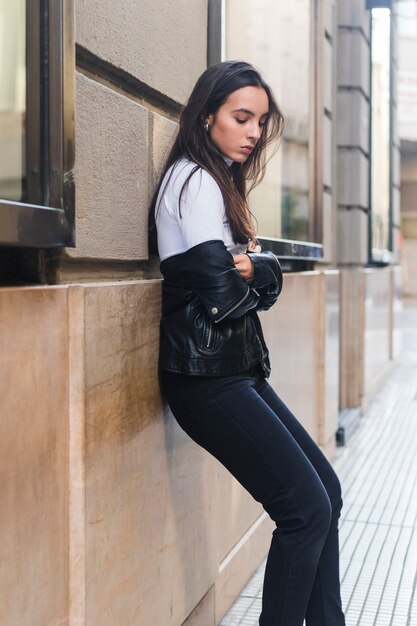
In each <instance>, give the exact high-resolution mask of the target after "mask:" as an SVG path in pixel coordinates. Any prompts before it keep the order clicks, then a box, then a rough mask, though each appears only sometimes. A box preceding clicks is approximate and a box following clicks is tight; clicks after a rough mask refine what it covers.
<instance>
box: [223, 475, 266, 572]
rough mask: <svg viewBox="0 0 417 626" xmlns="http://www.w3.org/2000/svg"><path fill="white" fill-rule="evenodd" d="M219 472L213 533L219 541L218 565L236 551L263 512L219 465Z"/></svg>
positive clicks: (257, 503)
mask: <svg viewBox="0 0 417 626" xmlns="http://www.w3.org/2000/svg"><path fill="white" fill-rule="evenodd" d="M215 472H216V505H215V507H214V524H215V525H214V528H213V531H214V533H215V536H216V538H217V539H216V551H217V552H216V554H217V562H218V563H220V562H221V561H222V560H223V559H224V557H225V555H226V554H228V553H229V552H230V551H231V550H232V548H233V546H234V545H235V544H236V541H237V539H239V538H240V537H242V536H243V535H244V534H245V533H246V531H247V529H248V528H249V527H250V526H251V525H252V524H253V523H254V522H255V521H256V519H257V518H258V517H259V516H260V515H261V513H262V512H263V508H262V506H261V505H260V504H259V502H257V501H256V500H254V499H253V497H252V496H251V495H250V494H249V493H248V492H247V491H246V490H245V489H243V487H242V486H241V485H240V483H238V481H237V480H236V479H235V478H234V477H233V476H232V475H231V474H230V473H229V472H228V471H227V470H226V469H225V468H224V467H223V466H222V465H220V464H219V463H216V464H215ZM225 520H227V523H226V524H225Z"/></svg>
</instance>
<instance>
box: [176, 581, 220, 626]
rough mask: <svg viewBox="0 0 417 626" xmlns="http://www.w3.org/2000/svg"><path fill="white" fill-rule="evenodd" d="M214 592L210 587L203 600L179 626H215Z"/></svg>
mask: <svg viewBox="0 0 417 626" xmlns="http://www.w3.org/2000/svg"><path fill="white" fill-rule="evenodd" d="M214 605H215V591H214V586H213V587H210V589H209V590H208V591H207V593H206V595H205V596H204V598H202V599H201V600H200V602H199V603H198V604H197V606H196V607H195V609H194V611H193V612H192V613H191V615H189V616H188V617H187V619H186V620H185V622H183V623H182V625H181V626H202V624H204V625H205V626H217V624H216V617H215V606H214Z"/></svg>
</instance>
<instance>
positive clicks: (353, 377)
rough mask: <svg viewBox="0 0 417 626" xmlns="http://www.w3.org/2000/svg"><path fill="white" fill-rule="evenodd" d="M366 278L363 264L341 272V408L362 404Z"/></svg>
mask: <svg viewBox="0 0 417 626" xmlns="http://www.w3.org/2000/svg"><path fill="white" fill-rule="evenodd" d="M364 299H365V282H364V275H363V270H362V269H361V268H349V269H347V268H346V269H342V270H341V273H340V408H341V409H350V408H354V407H359V406H361V403H362V398H363V394H364V358H365V357H364V351H365V346H364V332H365V330H364V324H365V316H364V306H365V300H364Z"/></svg>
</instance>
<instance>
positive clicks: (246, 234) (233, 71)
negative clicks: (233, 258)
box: [149, 61, 284, 251]
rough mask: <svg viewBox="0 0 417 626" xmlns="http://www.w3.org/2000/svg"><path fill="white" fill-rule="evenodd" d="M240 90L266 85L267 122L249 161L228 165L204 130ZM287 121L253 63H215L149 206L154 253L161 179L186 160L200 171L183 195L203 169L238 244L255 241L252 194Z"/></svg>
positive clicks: (185, 114) (196, 92) (186, 113)
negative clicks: (218, 195) (215, 186)
mask: <svg viewBox="0 0 417 626" xmlns="http://www.w3.org/2000/svg"><path fill="white" fill-rule="evenodd" d="M242 87H262V88H263V89H264V90H265V92H266V94H267V96H268V102H269V109H268V118H267V121H266V124H265V125H264V126H263V128H262V133H261V136H260V138H259V140H258V142H257V143H256V146H255V148H254V150H253V151H252V152H251V153H250V155H249V156H248V158H247V159H246V161H245V162H244V163H233V164H232V165H231V166H230V167H229V166H228V165H227V164H226V162H225V160H224V158H223V155H222V154H221V152H220V151H219V150H218V148H217V147H216V145H215V144H214V143H213V141H212V140H211V138H210V135H209V133H208V132H207V130H206V129H205V128H204V123H205V121H206V120H207V118H208V116H209V115H211V114H213V115H214V116H215V115H216V113H217V111H218V110H219V108H220V107H221V106H222V104H224V102H226V100H227V98H228V96H229V95H230V94H231V93H232V92H233V91H236V90H237V89H241V88H242ZM283 123H284V117H283V115H282V113H281V111H280V109H279V107H278V105H277V103H276V101H275V98H274V96H273V94H272V91H271V89H270V87H269V85H268V84H267V83H266V82H265V81H264V79H263V78H262V76H261V75H260V73H259V71H258V70H257V69H255V68H254V67H253V66H252V65H250V64H249V63H245V62H244V61H224V62H222V63H217V64H216V65H212V66H211V67H209V68H208V69H207V70H206V71H205V72H203V74H202V75H201V76H200V78H199V79H198V80H197V82H196V84H195V87H194V89H193V91H192V93H191V95H190V98H189V100H188V102H187V104H186V106H185V107H184V109H183V111H182V113H181V117H180V123H179V129H178V134H177V137H176V139H175V141H174V145H173V146H172V149H171V151H170V153H169V155H168V158H167V160H166V163H165V166H164V169H163V172H162V175H161V180H160V182H159V185H158V186H157V188H156V190H155V193H154V196H153V200H152V203H151V208H150V214H149V226H150V246H151V249H152V251H154V250H155V248H156V245H155V240H156V228H155V205H156V200H157V197H158V193H159V190H160V188H161V185H162V180H163V178H164V176H165V174H166V172H167V171H168V169H169V168H170V167H171V166H172V165H173V164H174V163H175V162H176V161H178V160H179V159H180V158H181V157H183V156H185V157H187V158H188V159H190V161H193V162H194V163H196V167H195V168H193V170H192V172H191V174H190V175H189V176H188V178H187V180H186V181H185V183H184V186H183V189H182V192H183V191H184V188H185V187H186V185H187V183H188V181H189V179H190V178H191V176H192V175H193V174H194V173H195V172H196V171H197V170H199V169H200V168H201V169H204V170H206V171H207V172H209V174H211V176H213V178H214V179H215V181H216V182H217V184H218V185H219V187H220V190H221V192H222V195H223V200H224V204H225V207H226V215H227V218H228V220H229V223H230V229H231V231H232V235H233V238H234V240H235V242H236V243H246V242H247V241H248V239H254V238H255V228H254V223H253V216H252V214H251V212H250V210H249V206H248V194H249V192H250V191H251V190H252V189H253V188H254V187H255V186H256V185H257V184H259V183H260V181H261V180H262V178H263V177H264V174H265V166H266V150H265V148H266V147H267V145H269V144H270V143H271V142H272V141H274V140H275V139H277V138H278V137H279V136H280V135H281V133H282V130H283ZM247 183H249V185H247ZM182 192H181V194H182ZM180 202H181V196H180Z"/></svg>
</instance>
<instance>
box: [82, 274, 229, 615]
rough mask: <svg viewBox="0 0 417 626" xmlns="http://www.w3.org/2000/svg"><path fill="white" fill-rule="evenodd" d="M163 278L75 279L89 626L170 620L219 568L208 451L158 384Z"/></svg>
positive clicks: (188, 608)
mask: <svg viewBox="0 0 417 626" xmlns="http://www.w3.org/2000/svg"><path fill="white" fill-rule="evenodd" d="M160 288H161V283H160V281H135V282H131V283H126V282H125V283H117V284H114V283H113V284H102V285H83V286H79V287H76V288H72V287H71V289H77V290H80V289H81V290H82V291H83V299H84V302H83V307H84V323H83V325H82V326H83V333H84V338H85V344H84V369H85V390H84V393H85V437H86V442H85V557H84V558H85V586H86V600H85V614H86V623H87V624H88V625H89V626H95V625H100V626H114V624H119V623H120V624H126V625H132V626H136V624H164V625H166V626H171V625H172V626H177V625H178V624H181V623H182V622H183V621H184V620H185V619H186V618H187V616H188V615H189V614H190V613H191V612H192V610H193V609H194V607H195V606H196V605H197V604H198V602H199V601H200V600H201V598H202V597H203V596H204V595H205V594H206V592H207V590H208V589H209V588H210V587H211V586H212V584H213V582H214V580H215V577H216V572H217V567H218V563H217V560H216V554H217V550H216V542H217V538H216V537H215V535H214V533H213V528H214V522H213V515H214V513H213V493H215V478H216V477H215V471H214V467H215V465H214V461H213V460H212V459H211V458H210V457H209V455H208V454H207V453H206V452H204V451H203V450H201V449H200V448H199V447H198V446H196V445H195V444H194V443H193V442H192V441H191V440H190V439H189V438H188V437H187V436H186V435H185V433H183V432H182V431H181V429H180V428H179V427H178V425H177V424H176V423H175V421H174V420H173V418H172V416H171V414H170V413H169V411H168V410H167V408H166V407H164V406H163V405H162V403H161V399H160V394H159V388H158V378H157V357H158V341H159V318H160V304H161V303H160ZM214 501H215V498H214ZM201 563H204V567H201Z"/></svg>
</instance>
